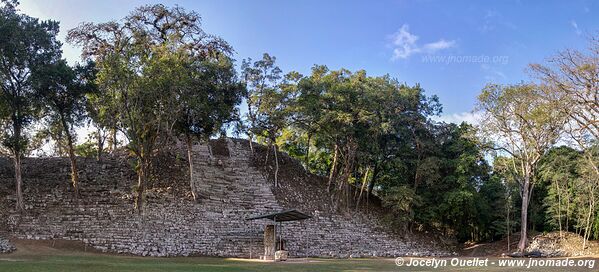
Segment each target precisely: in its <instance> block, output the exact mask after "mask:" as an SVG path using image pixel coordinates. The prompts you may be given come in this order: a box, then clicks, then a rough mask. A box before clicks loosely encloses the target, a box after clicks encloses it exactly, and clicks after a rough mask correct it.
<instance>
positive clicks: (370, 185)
mask: <svg viewBox="0 0 599 272" xmlns="http://www.w3.org/2000/svg"><path fill="white" fill-rule="evenodd" d="M378 173H379V163H378V162H377V163H376V164H375V165H374V169H373V170H372V179H371V180H370V182H369V183H368V187H367V190H366V209H368V205H369V203H370V195H371V194H372V190H373V189H374V185H375V184H376V177H377V175H378Z"/></svg>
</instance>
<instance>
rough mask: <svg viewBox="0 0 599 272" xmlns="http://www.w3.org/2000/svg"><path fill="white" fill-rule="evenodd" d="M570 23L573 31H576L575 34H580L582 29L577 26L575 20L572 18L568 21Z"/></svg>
mask: <svg viewBox="0 0 599 272" xmlns="http://www.w3.org/2000/svg"><path fill="white" fill-rule="evenodd" d="M570 25H571V26H572V27H573V28H574V31H575V32H576V35H579V36H580V35H581V34H582V30H580V29H579V28H578V24H577V23H576V21H574V20H572V21H570Z"/></svg>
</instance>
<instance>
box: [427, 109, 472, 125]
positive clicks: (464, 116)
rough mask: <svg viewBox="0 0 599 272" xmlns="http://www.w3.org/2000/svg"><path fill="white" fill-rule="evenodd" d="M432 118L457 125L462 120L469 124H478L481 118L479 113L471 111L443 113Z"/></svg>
mask: <svg viewBox="0 0 599 272" xmlns="http://www.w3.org/2000/svg"><path fill="white" fill-rule="evenodd" d="M433 120H435V121H439V122H445V123H454V124H458V125H459V124H461V123H462V122H466V123H468V124H471V125H478V124H479V123H480V120H481V114H480V113H473V112H461V113H453V114H444V115H441V116H438V117H434V118H433Z"/></svg>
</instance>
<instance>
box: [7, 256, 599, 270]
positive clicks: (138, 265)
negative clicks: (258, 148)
mask: <svg viewBox="0 0 599 272" xmlns="http://www.w3.org/2000/svg"><path fill="white" fill-rule="evenodd" d="M594 269H597V267H595V268H594ZM594 269H589V268H581V269H580V268H579V269H578V270H572V271H596V270H594ZM523 270H526V271H563V268H552V269H547V268H536V269H515V268H511V269H510V268H500V267H489V268H487V269H480V268H465V267H454V268H452V267H447V268H442V269H440V268H437V269H435V268H426V267H419V268H409V267H397V266H396V265H395V263H394V261H393V260H391V259H349V260H347V259H343V260H339V259H307V260H304V261H303V262H298V261H293V262H282V263H265V262H256V261H246V260H239V259H226V258H208V257H189V258H142V257H127V256H114V255H100V254H93V255H92V254H89V255H77V254H74V255H44V256H40V255H26V256H20V255H17V256H12V255H0V271H11V272H33V271H35V272H38V271H48V272H54V271H56V272H58V271H60V272H70V271H77V272H80V271H83V272H96V271H98V272H100V271H101V272H120V271H144V272H153V271H180V272H183V271H195V272H197V271H215V272H217V271H523ZM569 270H571V269H569Z"/></svg>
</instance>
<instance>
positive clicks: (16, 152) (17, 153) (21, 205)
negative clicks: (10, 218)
mask: <svg viewBox="0 0 599 272" xmlns="http://www.w3.org/2000/svg"><path fill="white" fill-rule="evenodd" d="M13 132H14V135H13V137H14V139H15V143H14V146H13V148H12V149H13V150H12V151H13V156H14V158H13V160H14V163H15V181H16V183H17V210H21V211H23V210H25V202H24V201H23V188H22V186H23V180H22V177H21V158H22V156H23V154H22V153H21V146H20V144H19V142H20V141H21V126H20V124H19V123H18V118H17V117H16V115H15V114H13Z"/></svg>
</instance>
